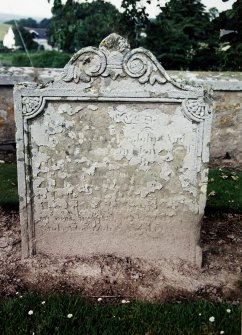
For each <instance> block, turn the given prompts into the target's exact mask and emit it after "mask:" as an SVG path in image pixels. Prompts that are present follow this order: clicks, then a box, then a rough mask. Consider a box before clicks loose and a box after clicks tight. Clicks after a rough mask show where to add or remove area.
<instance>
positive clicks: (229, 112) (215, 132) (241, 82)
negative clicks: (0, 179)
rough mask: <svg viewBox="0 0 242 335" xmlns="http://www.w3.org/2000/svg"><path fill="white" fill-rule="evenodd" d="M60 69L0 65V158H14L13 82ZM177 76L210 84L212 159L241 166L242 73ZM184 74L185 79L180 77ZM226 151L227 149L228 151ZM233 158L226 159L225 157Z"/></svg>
mask: <svg viewBox="0 0 242 335" xmlns="http://www.w3.org/2000/svg"><path fill="white" fill-rule="evenodd" d="M60 71H61V70H60V69H31V68H0V160H6V161H9V160H13V159H14V155H13V154H14V145H15V136H14V133H15V125H14V118H13V98H12V92H13V85H14V84H16V83H19V82H27V81H34V82H37V83H46V82H47V81H49V80H52V79H53V78H55V77H56V76H57V75H58V73H59V72H60ZM169 74H170V75H171V77H173V78H174V79H176V80H178V81H179V80H182V79H183V80H184V78H185V81H186V82H187V83H190V84H194V83H198V84H202V85H205V86H211V87H212V88H213V90H214V111H215V112H214V118H213V128H212V140H211V146H210V159H211V161H212V162H215V163H216V162H218V163H219V164H220V163H221V161H222V163H223V164H224V163H226V161H227V162H228V163H229V164H230V165H232V166H238V165H239V162H241V161H242V146H241V142H242V73H238V72H224V73H219V72H184V71H170V72H169ZM181 78H182V79H181ZM226 153H228V154H227V155H226ZM226 156H227V158H229V157H231V159H230V160H223V158H224V157H226Z"/></svg>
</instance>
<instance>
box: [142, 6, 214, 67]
mask: <svg viewBox="0 0 242 335" xmlns="http://www.w3.org/2000/svg"><path fill="white" fill-rule="evenodd" d="M160 8H161V12H160V14H159V15H158V16H157V18H156V20H155V21H154V22H151V23H150V25H149V26H148V30H147V41H146V46H147V48H149V49H151V50H152V49H153V51H154V53H155V54H156V55H157V57H158V59H159V60H160V61H161V63H162V64H163V65H164V66H165V68H167V69H196V70H199V69H203V68H204V67H207V66H208V64H209V65H210V68H211V69H212V68H213V67H214V68H215V67H216V60H217V58H216V40H217V41H218V34H217V35H216V33H214V31H213V29H212V25H211V23H210V15H209V13H207V12H206V11H205V6H204V5H203V4H202V3H201V1H200V0H170V1H169V2H168V3H166V4H165V6H163V7H162V6H160Z"/></svg>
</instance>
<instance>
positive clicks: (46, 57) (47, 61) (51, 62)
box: [11, 51, 71, 68]
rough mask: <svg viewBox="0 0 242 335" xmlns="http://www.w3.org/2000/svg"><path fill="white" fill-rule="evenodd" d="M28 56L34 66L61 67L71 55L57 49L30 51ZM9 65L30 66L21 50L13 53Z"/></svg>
mask: <svg viewBox="0 0 242 335" xmlns="http://www.w3.org/2000/svg"><path fill="white" fill-rule="evenodd" d="M30 57H31V60H32V63H33V65H34V66H35V67H50V68H52V67H53V68H62V67H64V66H65V65H66V63H67V62H68V61H69V60H70V58H71V55H70V54H67V53H64V52H57V51H41V52H36V53H30ZM11 66H20V67H21V66H30V63H29V59H28V57H27V55H26V54H25V53H23V52H22V53H20V52H16V53H13V54H12V61H11Z"/></svg>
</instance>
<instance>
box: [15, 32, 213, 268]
mask: <svg viewBox="0 0 242 335" xmlns="http://www.w3.org/2000/svg"><path fill="white" fill-rule="evenodd" d="M206 96H207V93H206V92H205V91H204V90H203V89H202V88H201V87H188V86H186V85H182V84H179V83H177V82H175V81H173V80H172V79H171V78H170V77H169V76H168V75H167V73H166V72H165V70H164V69H163V67H162V66H161V65H160V64H159V63H158V61H157V60H156V58H155V57H154V56H153V55H152V54H151V53H150V52H149V51H147V50H145V49H142V48H139V49H135V50H130V47H129V44H128V43H127V41H126V40H125V39H124V38H122V37H121V36H118V35H116V34H112V35H110V36H109V37H107V38H106V39H104V40H103V41H102V42H101V44H100V47H99V49H98V48H92V47H88V48H84V49H82V50H80V51H79V52H78V53H76V54H75V55H74V56H73V57H72V59H71V60H70V61H69V63H68V64H67V65H66V66H65V68H64V70H63V73H62V75H61V77H59V78H56V80H54V82H51V83H49V84H48V85H45V86H40V85H39V86H38V85H33V84H24V83H23V84H20V85H18V86H17V87H16V88H15V107H16V122H17V152H18V178H19V195H20V213H21V227H22V254H23V257H29V256H31V255H33V254H38V253H45V254H49V255H57V256H75V255H77V256H86V257H88V256H91V255H96V254H98V255H103V254H113V255H117V256H120V257H123V256H125V257H126V256H129V257H133V258H136V257H138V258H141V259H148V260H159V259H172V260H178V259H182V260H185V261H188V262H191V263H193V264H197V265H200V264H201V250H200V247H199V235H200V221H201V218H202V215H203V212H204V206H205V202H206V189H207V173H208V169H207V163H208V159H209V148H208V144H209V140H210V128H211V111H210V107H209V105H208V103H207V100H208V99H207V97H206Z"/></svg>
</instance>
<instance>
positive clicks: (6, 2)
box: [0, 0, 236, 18]
mask: <svg viewBox="0 0 242 335" xmlns="http://www.w3.org/2000/svg"><path fill="white" fill-rule="evenodd" d="M106 1H107V0H106ZM109 1H110V2H111V3H112V4H113V5H115V6H116V7H117V8H120V4H121V1H122V0H109ZM141 1H144V3H145V2H146V1H145V0H141ZM235 1H236V0H229V1H228V2H223V1H222V0H202V3H203V4H204V5H205V6H207V8H211V7H217V8H218V10H219V11H223V10H226V9H229V8H231V7H232V4H233V3H234V2H235ZM165 2H166V0H161V4H162V5H163V4H164V3H165ZM52 4H53V0H50V3H48V1H47V0H0V13H8V14H9V13H10V14H15V15H21V16H22V15H23V16H26V18H28V17H40V18H44V17H46V18H49V17H51V6H52ZM156 4H157V0H151V5H149V6H147V8H148V12H149V15H150V17H155V16H156V15H157V13H158V10H157V7H156Z"/></svg>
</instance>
